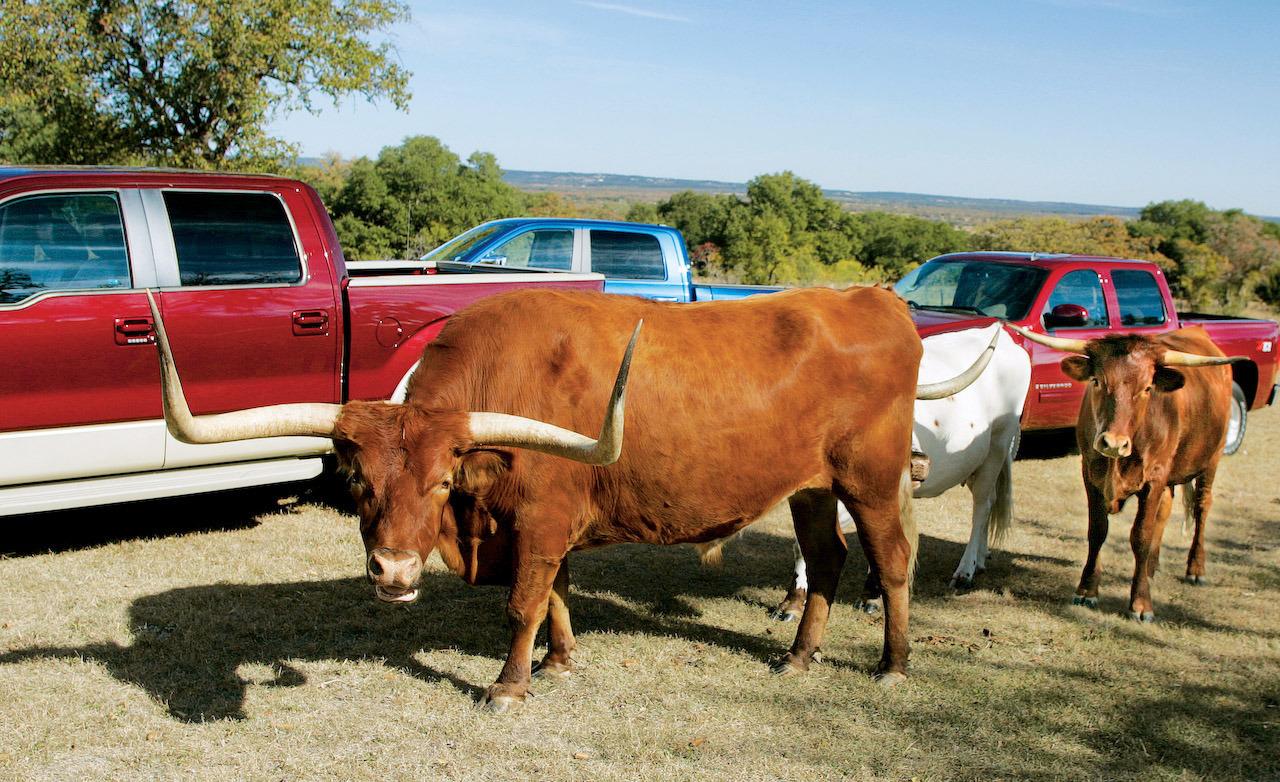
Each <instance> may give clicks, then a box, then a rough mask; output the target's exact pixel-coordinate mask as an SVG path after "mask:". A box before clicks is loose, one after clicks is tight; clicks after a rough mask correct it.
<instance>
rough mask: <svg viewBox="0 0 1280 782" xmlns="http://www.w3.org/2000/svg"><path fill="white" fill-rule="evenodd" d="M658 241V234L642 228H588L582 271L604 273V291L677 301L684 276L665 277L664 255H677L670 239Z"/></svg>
mask: <svg viewBox="0 0 1280 782" xmlns="http://www.w3.org/2000/svg"><path fill="white" fill-rule="evenodd" d="M662 238H664V239H666V238H667V237H666V236H663V237H662ZM662 244H663V243H662V242H661V241H659V237H657V236H654V235H653V234H651V233H647V232H644V231H626V230H613V229H610V230H602V229H599V228H592V229H591V231H590V241H588V242H587V259H586V260H587V267H586V271H593V272H596V273H598V274H603V275H604V278H605V283H604V289H605V291H606V292H607V293H624V294H630V295H632V296H644V297H645V298H648V299H657V300H659V301H679V300H680V299H681V297H682V296H684V295H685V290H684V280H682V279H681V280H668V279H667V277H668V273H667V269H668V266H669V265H671V264H668V263H667V262H666V258H667V257H679V256H678V254H676V248H675V246H674V243H673V244H672V246H671V247H669V248H664V247H663V246H662ZM664 249H665V250H666V254H665V255H664Z"/></svg>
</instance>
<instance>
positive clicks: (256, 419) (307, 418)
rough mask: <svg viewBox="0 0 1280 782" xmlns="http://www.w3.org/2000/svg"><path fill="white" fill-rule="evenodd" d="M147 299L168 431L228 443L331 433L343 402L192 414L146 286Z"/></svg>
mask: <svg viewBox="0 0 1280 782" xmlns="http://www.w3.org/2000/svg"><path fill="white" fill-rule="evenodd" d="M147 303H148V304H150V305H151V317H152V318H153V319H154V320H155V326H156V347H157V348H159V349H160V390H161V393H162V395H163V397H164V420H165V424H166V425H167V426H168V427H169V433H170V434H172V435H173V436H174V437H175V438H177V439H178V440H181V441H182V442H184V443H195V444H201V443H227V442H231V441H232V440H250V439H253V438H255V437H289V436H295V435H313V436H317V437H332V436H333V426H334V424H335V423H336V422H337V420H338V414H339V413H341V412H342V405H334V404H320V403H299V404H289V405H270V406H268V407H255V408H253V409H251V410H238V411H236V412H234V413H219V414H217V415H202V416H198V417H197V416H193V415H192V414H191V408H190V407H188V406H187V397H186V394H184V393H182V381H181V380H179V379H178V370H177V368H176V367H175V366H174V363H173V351H172V350H171V349H170V347H169V335H168V334H167V333H166V332H165V329H164V320H163V319H162V318H161V317H160V310H159V308H157V307H156V300H155V297H153V296H152V295H151V291H150V290H149V289H148V290H147Z"/></svg>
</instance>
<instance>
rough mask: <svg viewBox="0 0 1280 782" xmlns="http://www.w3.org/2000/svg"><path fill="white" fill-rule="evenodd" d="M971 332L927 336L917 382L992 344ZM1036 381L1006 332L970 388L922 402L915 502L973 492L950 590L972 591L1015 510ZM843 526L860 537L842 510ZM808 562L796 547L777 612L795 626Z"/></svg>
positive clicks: (915, 441) (955, 369) (954, 370)
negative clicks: (1025, 413) (1026, 410)
mask: <svg viewBox="0 0 1280 782" xmlns="http://www.w3.org/2000/svg"><path fill="white" fill-rule="evenodd" d="M999 328H1000V324H999V323H993V324H992V325H990V326H988V327H986V328H984V329H967V330H964V331H954V332H950V333H947V334H938V335H936V336H932V337H926V338H925V339H924V355H923V357H921V359H920V375H919V377H920V382H922V383H925V382H931V381H934V380H939V379H942V378H946V377H954V376H955V375H956V374H958V373H959V372H962V371H963V370H964V369H965V367H967V366H968V363H969V362H971V361H972V358H973V355H974V354H975V353H978V352H980V351H981V350H982V349H983V348H984V347H986V346H987V344H988V343H990V341H991V336H992V332H991V330H992V329H999ZM1030 384H1031V359H1030V357H1029V356H1028V355H1027V351H1025V350H1023V349H1022V348H1020V347H1018V345H1017V344H1015V343H1014V341H1013V338H1012V337H1010V336H1009V333H1008V332H1006V331H1004V330H1003V329H1001V334H1000V335H999V339H998V340H997V342H996V351H995V355H994V356H993V357H992V360H991V364H990V365H989V366H988V367H987V368H986V370H985V371H984V372H983V373H982V375H981V376H980V377H979V378H978V379H977V380H975V381H974V383H973V385H971V386H969V387H968V388H966V389H964V390H963V391H961V392H960V393H958V394H956V395H955V396H950V397H947V398H946V399H939V400H935V401H917V402H916V408H915V419H916V420H915V428H914V431H913V434H912V438H911V439H912V443H911V446H912V450H914V451H919V452H923V453H924V454H925V455H926V456H928V457H929V460H930V462H931V463H930V466H929V475H928V477H927V478H926V479H925V480H924V482H923V483H921V484H920V486H919V487H918V488H917V489H916V490H915V496H916V497H937V496H938V495H940V494H942V493H943V492H945V491H946V490H948V489H950V488H952V487H953V486H959V485H960V484H965V485H966V486H968V487H969V491H970V492H972V493H973V527H972V529H971V530H970V533H969V545H968V546H967V547H966V548H965V550H964V556H962V557H961V558H960V564H959V565H958V566H957V567H956V572H955V574H954V575H953V576H952V578H951V583H952V585H953V586H968V585H970V584H972V583H973V577H974V576H975V575H976V574H977V573H980V572H982V570H983V569H984V567H985V566H986V561H987V546H988V541H990V543H992V544H994V543H998V542H999V541H1000V539H1001V538H1002V537H1003V536H1004V533H1005V532H1006V531H1007V530H1008V528H1009V521H1010V515H1011V511H1012V506H1013V456H1014V453H1015V452H1016V451H1017V450H1018V435H1019V432H1020V427H1019V418H1020V417H1021V416H1022V403H1023V401H1024V400H1025V399H1026V397H1027V388H1028V386H1029V385H1030ZM839 509H840V510H839V518H840V529H841V531H843V532H844V534H846V535H849V534H852V533H854V532H855V527H854V521H853V517H852V516H851V515H849V511H848V510H847V509H846V508H845V506H844V504H843V503H841V504H840V505H839ZM808 586H809V584H808V580H807V579H806V578H805V568H804V558H803V557H801V556H800V547H799V546H796V578H795V581H794V582H793V583H792V587H791V591H790V592H788V593H787V597H786V599H785V600H783V602H782V603H781V604H779V606H778V608H777V609H776V610H775V612H774V616H775V617H777V618H778V619H782V620H784V621H790V620H792V619H795V618H796V617H797V616H799V615H800V612H801V611H803V610H804V601H805V597H806V595H807V594H808Z"/></svg>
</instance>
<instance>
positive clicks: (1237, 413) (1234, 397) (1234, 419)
mask: <svg viewBox="0 0 1280 782" xmlns="http://www.w3.org/2000/svg"><path fill="white" fill-rule="evenodd" d="M1248 428H1249V400H1247V399H1245V396H1244V389H1243V388H1241V387H1240V384H1239V383H1232V384H1231V418H1230V420H1229V422H1228V423H1227V444H1226V445H1224V446H1223V447H1222V452H1223V453H1224V454H1226V455H1227V456H1230V455H1231V454H1233V453H1235V452H1236V451H1238V450H1240V446H1241V445H1243V444H1244V432H1245V430H1246V429H1248Z"/></svg>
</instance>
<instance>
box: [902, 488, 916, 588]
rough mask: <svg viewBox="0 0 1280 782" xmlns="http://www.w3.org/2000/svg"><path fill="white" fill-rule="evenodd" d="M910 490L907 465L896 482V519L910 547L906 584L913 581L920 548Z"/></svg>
mask: <svg viewBox="0 0 1280 782" xmlns="http://www.w3.org/2000/svg"><path fill="white" fill-rule="evenodd" d="M911 491H912V490H911V467H910V466H908V467H907V469H905V470H903V471H902V479H901V480H900V481H899V482H898V520H899V521H900V522H901V523H902V534H903V535H906V536H907V545H908V546H910V547H911V555H910V557H909V559H908V560H907V583H908V584H913V583H914V582H915V578H916V552H917V551H919V550H920V530H919V529H917V528H916V517H915V515H913V514H912V512H911Z"/></svg>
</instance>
